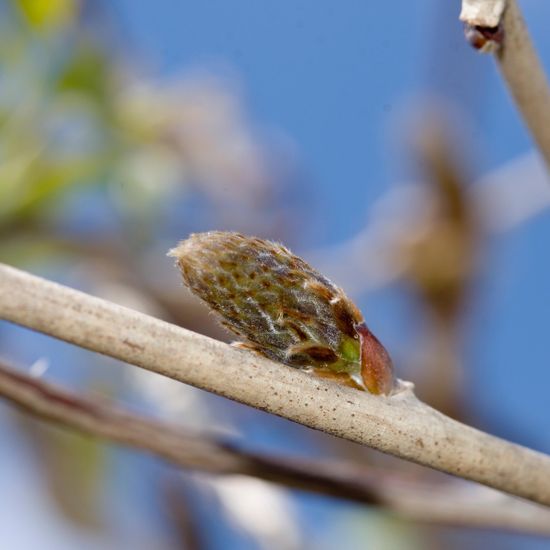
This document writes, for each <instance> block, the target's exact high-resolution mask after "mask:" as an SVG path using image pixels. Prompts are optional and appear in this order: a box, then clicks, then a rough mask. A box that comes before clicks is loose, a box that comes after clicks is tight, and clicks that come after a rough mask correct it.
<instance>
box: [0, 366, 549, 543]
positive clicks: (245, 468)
mask: <svg viewBox="0 0 550 550" xmlns="http://www.w3.org/2000/svg"><path fill="white" fill-rule="evenodd" d="M0 396H2V397H4V398H5V399H7V400H8V401H10V402H11V403H13V404H15V405H17V406H18V407H19V408H21V409H22V410H24V411H26V412H28V413H31V414H33V415H34V416H36V417H38V418H39V419H41V420H47V421H49V422H53V423H56V424H62V425H64V426H67V427H69V428H72V429H76V430H79V431H81V432H84V433H87V434H90V435H93V436H95V437H100V438H104V439H107V440H109V441H113V442H116V443H121V444H123V445H127V446H130V447H135V448H137V449H140V450H143V451H147V452H150V453H152V454H154V455H157V456H159V457H162V458H164V459H165V460H168V461H169V462H171V463H173V464H175V465H176V466H180V467H183V468H191V469H196V470H199V471H204V472H208V473H214V474H240V475H249V476H254V477H257V478H260V479H263V480H266V481H271V482H275V483H279V484H281V485H284V486H286V487H291V488H297V489H301V490H306V491H312V492H315V493H320V494H324V495H330V496H335V497H339V498H345V499H348V500H352V501H355V502H359V503H363V504H365V503H366V504H374V505H378V506H383V507H385V508H387V510H388V511H389V512H391V513H394V514H397V515H399V516H401V517H403V518H405V519H408V520H413V521H421V522H427V523H437V524H440V523H442V524H445V525H459V526H467V527H477V528H488V529H503V530H509V531H520V532H524V533H529V534H538V535H546V536H550V510H548V509H547V508H545V507H542V506H540V505H538V504H531V503H528V502H525V501H523V500H520V499H517V498H514V497H508V496H505V495H503V494H502V493H497V492H496V491H493V490H491V489H487V488H483V487H475V486H471V485H468V486H462V485H459V486H458V484H444V485H443V484H433V483H419V482H417V481H412V480H407V479H404V478H403V476H402V475H399V474H398V473H397V472H387V471H383V470H382V471H381V470H380V469H379V468H365V467H360V466H358V465H356V464H352V463H345V462H342V461H339V462H335V461H332V462H331V461H322V462H321V461H318V460H316V461H312V460H298V459H296V458H292V459H289V458H283V457H273V456H267V455H262V454H258V453H251V452H247V451H243V450H241V449H239V448H237V447H235V446H233V445H231V444H229V443H227V442H223V441H220V440H215V439H212V438H208V437H205V436H200V435H198V434H194V433H190V432H189V431H183V430H181V429H176V428H174V427H171V426H169V425H167V424H166V423H162V422H159V421H154V420H149V419H145V418H142V417H140V416H137V415H135V414H130V413H128V412H125V411H122V410H120V409H118V408H115V407H114V406H112V405H110V404H107V403H106V402H100V401H98V400H92V399H87V398H84V397H82V396H79V395H76V394H74V393H71V392H68V391H66V390H64V389H62V388H60V387H58V386H56V385H54V384H51V383H47V382H44V381H42V380H39V379H37V378H35V377H32V376H30V375H28V374H24V373H23V372H21V371H18V370H15V369H12V368H10V367H8V366H6V365H5V364H3V363H1V362H0Z"/></svg>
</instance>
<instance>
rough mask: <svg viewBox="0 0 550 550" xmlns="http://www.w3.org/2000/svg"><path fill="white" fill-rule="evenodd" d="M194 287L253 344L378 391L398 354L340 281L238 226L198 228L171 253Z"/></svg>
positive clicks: (386, 386)
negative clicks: (376, 332)
mask: <svg viewBox="0 0 550 550" xmlns="http://www.w3.org/2000/svg"><path fill="white" fill-rule="evenodd" d="M169 255H170V256H173V257H175V258H176V261H177V265H178V267H179V268H180V270H181V273H182V276H183V280H184V282H185V284H186V285H187V286H188V287H189V289H190V290H191V291H192V292H193V293H194V294H196V295H197V296H199V297H200V298H201V299H202V300H204V301H205V302H206V303H207V304H208V306H209V307H210V308H211V309H212V310H214V311H215V312H216V313H217V314H219V316H220V317H221V322H222V324H223V325H224V326H225V327H227V328H228V329H229V330H231V331H232V332H234V333H235V334H237V335H238V336H240V337H241V338H243V339H244V340H245V342H244V343H243V344H240V345H241V347H245V348H247V349H251V350H253V351H256V352H257V353H260V354H262V355H264V356H265V357H268V358H269V359H272V360H274V361H279V362H281V363H284V364H286V365H289V366H291V367H298V368H303V369H308V370H311V371H312V372H314V373H316V374H318V375H320V376H325V377H329V378H335V379H337V380H339V381H344V382H345V383H348V384H349V385H352V386H355V387H359V388H361V389H367V390H368V391H369V392H371V393H374V394H389V393H390V392H391V390H392V387H393V375H392V363H391V359H390V357H389V355H388V353H387V352H386V350H385V348H384V347H383V346H382V344H381V343H380V342H379V341H378V340H377V339H376V337H375V336H374V335H373V334H372V333H371V332H370V331H369V329H368V328H367V327H366V325H365V322H364V320H363V316H362V315H361V312H360V311H359V310H358V309H357V307H356V306H355V305H354V304H353V302H351V300H350V299H349V298H348V297H347V296H346V295H345V294H344V292H343V291H342V290H341V289H340V288H338V287H337V286H336V285H334V284H333V283H331V282H330V281H329V280H328V279H327V278H325V277H323V275H321V274H320V273H318V272H317V271H315V270H314V269H313V268H312V267H310V266H309V265H308V264H307V263H306V262H304V260H302V259H301V258H298V257H297V256H295V255H294V254H292V253H291V252H290V251H289V250H288V249H287V248H285V247H284V246H282V245H280V244H277V243H273V242H270V241H265V240H262V239H258V238H255V237H246V236H244V235H240V234H238V233H229V232H221V231H212V232H208V233H198V234H193V235H191V236H190V237H189V238H188V239H186V240H185V241H182V242H181V243H179V245H178V246H177V247H176V248H174V249H172V250H171V251H170V252H169Z"/></svg>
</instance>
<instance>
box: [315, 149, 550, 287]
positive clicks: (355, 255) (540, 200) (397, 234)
mask: <svg viewBox="0 0 550 550" xmlns="http://www.w3.org/2000/svg"><path fill="white" fill-rule="evenodd" d="M420 183H421V182H419V183H402V184H400V185H396V186H395V187H394V188H392V189H391V190H390V191H389V192H387V193H386V194H385V195H383V196H382V197H381V198H380V199H378V201H377V202H376V203H375V204H374V206H373V207H372V208H371V209H370V220H369V223H368V224H367V225H366V226H365V227H364V229H362V230H361V231H359V232H358V233H357V234H356V235H355V236H353V237H352V238H351V239H348V240H347V241H344V242H342V243H338V244H336V245H333V246H330V247H323V248H320V249H318V250H314V251H310V252H309V253H308V254H307V255H306V258H307V259H308V260H309V261H310V262H311V263H312V264H313V265H315V266H316V267H317V268H319V269H320V271H321V272H322V273H325V274H326V275H327V276H329V277H330V278H332V279H333V280H335V281H337V282H338V284H339V285H340V286H342V287H344V288H345V289H346V291H347V292H349V293H350V294H354V295H358V294H360V293H362V292H366V291H372V290H376V289H378V288H381V287H384V286H386V285H389V284H391V283H393V282H394V281H395V280H396V279H398V278H400V277H403V275H404V269H403V268H404V264H403V262H399V261H396V254H395V247H396V244H397V243H399V242H402V241H403V239H404V238H405V237H407V236H408V235H410V231H411V223H413V222H415V221H416V220H418V219H419V218H421V217H422V216H423V210H422V208H423V206H424V205H425V203H426V197H425V194H424V193H423V189H422V185H421V184H420ZM549 184H550V178H549V177H548V172H547V171H546V166H545V164H544V162H541V160H540V157H539V156H537V155H534V154H527V155H522V156H520V157H518V158H516V159H514V160H512V161H509V162H507V163H506V164H505V165H503V166H501V167H499V168H497V169H496V170H492V171H490V172H489V173H487V174H486V175H484V176H482V177H481V178H480V179H479V180H477V181H474V182H473V183H472V185H470V186H468V188H467V189H466V193H467V195H468V201H469V202H470V203H471V204H472V205H473V207H474V208H475V209H476V210H477V211H478V212H477V215H476V217H477V219H478V220H479V222H480V225H481V227H480V230H481V231H483V232H485V231H487V232H491V233H497V234H498V233H501V232H504V231H511V230H513V229H515V228H516V227H517V226H518V225H520V224H523V223H527V222H528V221H529V220H531V219H532V218H534V217H536V216H538V215H539V214H540V213H541V212H543V211H544V210H546V209H547V208H548V207H549V206H550V191H549V187H548V186H549ZM371 258H376V262H373V261H371Z"/></svg>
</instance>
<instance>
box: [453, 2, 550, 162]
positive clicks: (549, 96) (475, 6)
mask: <svg viewBox="0 0 550 550" xmlns="http://www.w3.org/2000/svg"><path fill="white" fill-rule="evenodd" d="M504 5H505V9H504V11H503V10H502V8H503V7H504ZM461 19H462V20H463V21H465V23H466V34H467V36H468V38H469V40H470V43H471V44H472V45H473V46H474V47H476V48H477V49H480V50H482V51H490V52H494V53H495V55H496V59H497V61H498V65H499V68H500V71H501V73H502V76H503V77H504V80H505V81H506V84H507V86H508V88H509V89H510V93H511V94H512V96H513V98H514V100H515V102H516V104H517V107H518V109H519V111H520V112H521V114H522V116H523V118H524V120H525V123H526V124H527V126H528V127H529V130H530V131H531V134H532V135H533V137H534V139H535V142H536V143H537V145H538V147H539V149H540V151H541V153H542V155H543V157H544V158H545V160H546V164H547V168H550V88H549V86H548V81H547V79H546V76H545V74H544V70H543V68H542V64H541V62H540V59H539V57H538V55H537V52H536V51H535V48H534V46H533V43H532V41H531V38H530V36H529V32H528V30H527V27H526V25H525V21H524V19H523V16H522V14H521V11H520V9H519V6H518V3H517V0H507V1H506V3H504V2H503V1H502V0H489V1H487V0H464V1H463V9H462V13H461ZM469 34H470V36H469ZM471 37H473V38H471ZM487 44H493V45H494V47H491V48H486V45H487Z"/></svg>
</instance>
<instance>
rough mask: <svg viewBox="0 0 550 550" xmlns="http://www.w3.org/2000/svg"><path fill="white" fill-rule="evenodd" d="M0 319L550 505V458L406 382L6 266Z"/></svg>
mask: <svg viewBox="0 0 550 550" xmlns="http://www.w3.org/2000/svg"><path fill="white" fill-rule="evenodd" d="M0 318H3V319H6V320H8V321H11V322H14V323H17V324H19V325H22V326H25V327H28V328H31V329H34V330H37V331H39V332H43V333H45V334H49V335H51V336H54V337H56V338H59V339H62V340H65V341H67V342H70V343H73V344H75V345H77V346H80V347H83V348H86V349H90V350H93V351H96V352H99V353H102V354H104V355H108V356H110V357H114V358H116V359H120V360H121V361H125V362H127V363H131V364H133V365H137V366H139V367H142V368H145V369H147V370H150V371H153V372H157V373H158V374H162V375H164V376H168V377H170V378H173V379H175V380H179V381H181V382H184V383H186V384H190V385H193V386H196V387H198V388H202V389H204V390H207V391H210V392H213V393H216V394H219V395H222V396H225V397H228V398H230V399H233V400H235V401H239V402H241V403H245V404H247V405H250V406H252V407H256V408H258V409H261V410H264V411H267V412H270V413H273V414H277V415H279V416H282V417H284V418H288V419H290V420H293V421H295V422H298V423H300V424H304V425H306V426H309V427H311V428H315V429H317V430H321V431H324V432H327V433H330V434H333V435H336V436H339V437H342V438H344V439H348V440H350V441H355V442H357V443H361V444H364V445H368V446H370V447H373V448H375V449H378V450H380V451H382V452H385V453H388V454H392V455H395V456H398V457H401V458H405V459H407V460H410V461H413V462H416V463H418V464H422V465H425V466H429V467H431V468H435V469H437V470H441V471H443V472H447V473H450V474H454V475H456V476H459V477H462V478H465V479H470V480H472V481H477V482H479V483H482V484H484V485H487V486H489V487H493V488H495V489H499V490H501V491H504V492H507V493H510V494H513V495H516V496H520V497H524V498H527V499H529V500H533V501H535V502H539V503H541V504H546V505H550V457H548V456H546V455H544V454H542V453H538V452H535V451H532V450H530V449H526V448H524V447H521V446H519V445H515V444H513V443H509V442H506V441H504V440H502V439H499V438H496V437H493V436H491V435H488V434H485V433H483V432H480V431H478V430H476V429H474V428H471V427H468V426H465V425H463V424H461V423H459V422H456V421H454V420H452V419H450V418H448V417H446V416H444V415H442V414H441V413H439V412H438V411H436V410H434V409H432V408H430V407H429V406H427V405H426V404H424V403H422V402H420V401H419V400H418V399H416V397H415V396H414V394H413V393H412V390H411V388H410V385H406V384H403V386H404V387H403V388H402V390H401V391H400V392H398V393H396V394H394V395H392V396H391V397H381V396H374V395H371V394H369V393H367V392H362V391H358V390H354V389H353V388H348V387H344V386H338V385H336V384H334V383H333V382H329V381H327V380H322V379H319V378H316V377H314V376H312V375H310V374H308V373H305V372H302V371H300V370H297V369H293V368H291V367H287V366H285V365H282V364H278V363H274V362H272V361H269V360H267V359H264V358H262V357H259V356H257V355H256V354H253V353H250V352H246V351H243V350H238V349H235V348H232V347H231V346H228V345H227V344H223V343H221V342H217V341H215V340H212V339H210V338H207V337H204V336H200V335H198V334H194V333H192V332H190V331H188V330H185V329H182V328H179V327H176V326H173V325H170V324H168V323H165V322H163V321H160V320H158V319H154V318H152V317H149V316H147V315H144V314H141V313H138V312H136V311H132V310H130V309H127V308H124V307H121V306H118V305H116V304H113V303H110V302H107V301H105V300H101V299H99V298H95V297H92V296H89V295H87V294H84V293H82V292H78V291H76V290H72V289H70V288H67V287H64V286H62V285H59V284H56V283H53V282H50V281H47V280H44V279H41V278H39V277H35V276H32V275H30V274H28V273H25V272H23V271H19V270H17V269H14V268H11V267H9V266H6V265H2V264H0Z"/></svg>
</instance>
